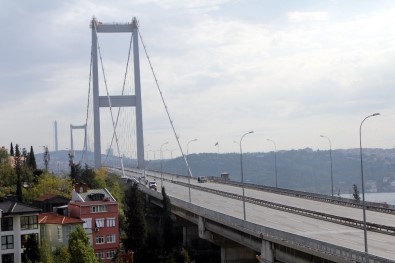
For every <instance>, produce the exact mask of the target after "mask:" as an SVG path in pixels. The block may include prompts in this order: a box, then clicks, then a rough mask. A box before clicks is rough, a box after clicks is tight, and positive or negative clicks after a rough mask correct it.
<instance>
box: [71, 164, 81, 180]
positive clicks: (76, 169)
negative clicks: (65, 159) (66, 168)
mask: <svg viewBox="0 0 395 263" xmlns="http://www.w3.org/2000/svg"><path fill="white" fill-rule="evenodd" d="M81 174H82V169H81V163H71V162H70V179H71V181H72V182H73V184H74V183H77V182H79V181H80V180H81Z"/></svg>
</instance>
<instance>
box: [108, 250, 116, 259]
mask: <svg viewBox="0 0 395 263" xmlns="http://www.w3.org/2000/svg"><path fill="white" fill-rule="evenodd" d="M115 253H116V251H115V250H109V251H107V252H106V254H107V259H113V258H114V257H115Z"/></svg>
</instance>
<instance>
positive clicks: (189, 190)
mask: <svg viewBox="0 0 395 263" xmlns="http://www.w3.org/2000/svg"><path fill="white" fill-rule="evenodd" d="M197 140H198V139H193V140H190V141H189V142H188V143H187V168H188V192H189V203H190V202H191V169H190V168H189V160H188V159H189V158H188V156H189V144H190V143H191V142H196V141H197Z"/></svg>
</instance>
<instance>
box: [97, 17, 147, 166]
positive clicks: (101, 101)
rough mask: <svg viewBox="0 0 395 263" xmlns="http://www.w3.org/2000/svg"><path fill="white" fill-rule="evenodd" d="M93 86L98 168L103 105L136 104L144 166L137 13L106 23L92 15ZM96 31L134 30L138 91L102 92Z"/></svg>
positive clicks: (140, 158)
mask: <svg viewBox="0 0 395 263" xmlns="http://www.w3.org/2000/svg"><path fill="white" fill-rule="evenodd" d="M90 26H91V29H92V80H93V81H92V87H93V132H94V159H95V168H100V167H101V143H100V108H101V107H135V108H136V109H135V112H136V137H137V138H136V139H137V168H140V169H144V138H143V117H142V103H141V85H140V60H139V46H138V43H139V39H138V23H137V19H136V18H135V17H134V18H133V20H132V23H127V24H103V23H101V22H98V21H97V20H96V18H93V19H92V22H91V25H90ZM97 33H132V40H133V59H134V61H133V62H134V92H135V95H117V96H110V99H109V98H108V97H107V96H99V81H98V54H97V52H98V44H97Z"/></svg>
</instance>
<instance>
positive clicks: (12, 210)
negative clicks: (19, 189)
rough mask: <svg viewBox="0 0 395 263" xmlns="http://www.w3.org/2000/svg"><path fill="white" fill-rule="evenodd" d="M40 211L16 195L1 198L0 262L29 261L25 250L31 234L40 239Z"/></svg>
mask: <svg viewBox="0 0 395 263" xmlns="http://www.w3.org/2000/svg"><path fill="white" fill-rule="evenodd" d="M39 212H40V209H38V208H35V207H31V206H28V205H26V204H23V203H21V202H18V201H17V198H16V196H9V197H7V198H5V199H2V200H0V219H1V230H0V236H1V250H0V263H13V262H27V260H26V256H25V254H24V252H25V249H26V242H27V240H28V237H29V235H33V236H34V237H35V238H36V239H37V240H38V239H39V234H40V233H39V232H40V231H39V227H38V214H39Z"/></svg>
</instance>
